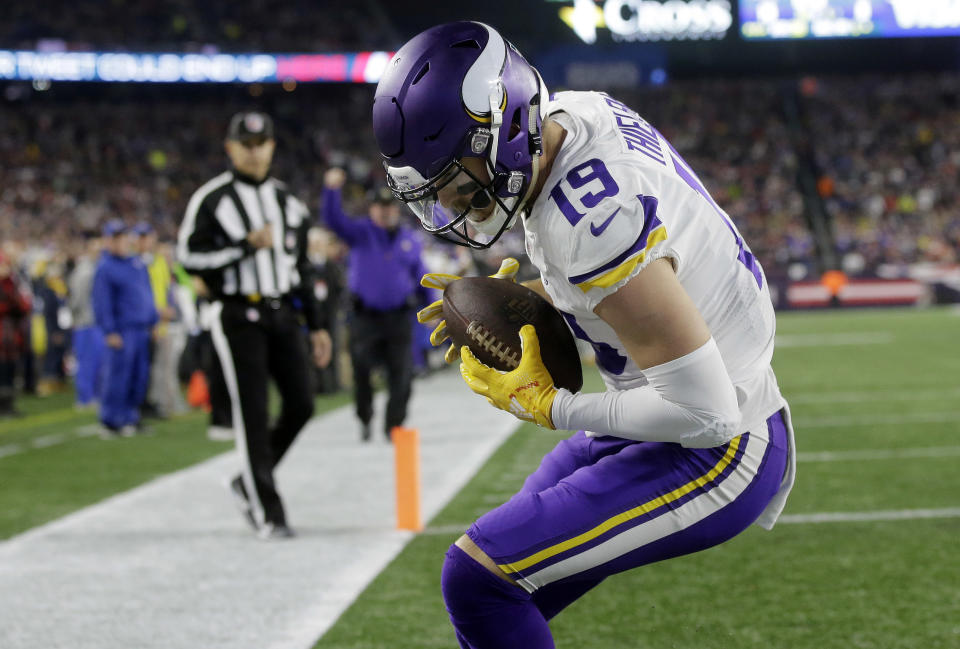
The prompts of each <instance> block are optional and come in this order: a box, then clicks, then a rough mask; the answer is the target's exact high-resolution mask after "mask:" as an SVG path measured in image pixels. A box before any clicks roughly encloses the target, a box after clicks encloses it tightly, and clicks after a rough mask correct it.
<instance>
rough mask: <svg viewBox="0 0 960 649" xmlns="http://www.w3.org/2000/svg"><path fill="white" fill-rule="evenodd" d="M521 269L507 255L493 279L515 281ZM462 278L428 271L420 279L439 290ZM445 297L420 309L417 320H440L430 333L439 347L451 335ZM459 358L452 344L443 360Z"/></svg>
mask: <svg viewBox="0 0 960 649" xmlns="http://www.w3.org/2000/svg"><path fill="white" fill-rule="evenodd" d="M519 269H520V263H519V262H518V261H517V260H516V259H514V258H513V257H507V258H505V259H504V260H503V261H501V262H500V268H499V269H498V270H497V272H495V273H494V274H493V275H490V277H492V278H493V279H505V280H507V281H508V282H515V281H517V280H516V277H517V271H518V270H519ZM458 279H460V276H459V275H448V274H446V273H427V274H426V275H424V276H423V277H422V278H421V279H420V286H423V287H425V288H435V289H437V290H438V291H442V290H444V289H445V288H447V286H449V285H450V283H451V282H455V281H457V280H458ZM442 318H443V298H440V299H439V300H437V301H436V302H434V303H432V304H430V305H429V306H427V307H425V308H423V309H420V311H418V312H417V321H418V322H420V324H427V323H428V322H433V321H435V320H439V323H438V324H437V326H436V328H435V329H434V330H433V333H431V334H430V344H431V345H433V346H434V347H439V346H440V345H442V344H443V343H444V342H446V341H447V340H449V339H450V335H449V334H448V333H447V321H446V320H443V319H442ZM456 358H457V347H456V345H453V344H451V345H450V347H448V348H447V352H446V353H445V354H444V355H443V360H445V361H446V362H447V363H448V364H450V363H453V361H455V360H456Z"/></svg>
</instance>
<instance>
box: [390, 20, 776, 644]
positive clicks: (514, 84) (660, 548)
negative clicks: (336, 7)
mask: <svg viewBox="0 0 960 649" xmlns="http://www.w3.org/2000/svg"><path fill="white" fill-rule="evenodd" d="M373 127H374V132H375V135H376V138H377V142H378V144H379V147H380V151H381V153H382V155H383V159H384V162H385V166H386V170H387V175H388V179H389V183H390V186H391V188H392V189H393V191H394V193H395V195H396V196H397V198H399V199H400V200H402V201H404V202H405V203H406V204H407V205H408V206H409V207H410V208H411V209H412V210H413V212H414V213H415V214H416V215H417V216H418V217H419V219H420V221H421V223H422V225H423V227H424V228H425V229H426V230H427V231H429V232H432V233H434V234H436V235H438V236H441V237H444V238H448V239H451V240H454V241H456V242H458V243H461V244H464V245H468V246H472V247H475V248H484V247H487V246H489V245H490V244H491V243H492V242H494V241H495V240H496V239H497V237H499V236H500V235H501V234H502V233H503V232H504V231H506V230H507V229H508V228H510V227H511V226H512V225H513V223H514V222H515V221H516V220H517V219H521V220H522V222H523V226H524V229H525V236H526V250H527V254H528V255H529V257H530V259H531V261H532V262H533V264H534V265H535V266H536V267H537V268H538V269H539V271H540V280H538V281H536V282H533V283H532V284H533V285H532V288H534V289H535V290H537V291H538V292H540V293H541V294H542V295H545V296H546V297H547V298H548V299H549V300H551V302H552V303H553V304H554V306H556V308H557V309H559V310H560V312H561V313H562V314H563V316H564V317H565V318H566V320H567V323H568V324H569V325H570V328H571V329H572V330H573V332H574V334H575V335H576V336H577V337H579V338H581V339H583V340H585V341H587V342H589V343H590V344H591V345H592V346H593V348H594V350H595V351H596V360H597V366H598V368H599V370H600V372H601V374H602V376H603V379H604V381H605V383H606V387H607V391H606V392H603V393H597V394H585V393H577V394H572V393H570V392H568V391H567V390H564V389H557V388H556V387H555V386H554V385H553V380H552V379H551V377H550V374H549V372H548V371H547V370H546V369H545V367H544V366H543V363H542V362H541V360H540V354H539V342H538V340H537V335H536V331H534V330H533V328H532V327H530V326H529V325H528V326H526V327H524V328H523V329H522V330H521V338H522V342H523V354H522V358H521V362H520V365H519V367H518V368H517V369H515V370H513V371H510V372H499V371H496V370H494V369H492V368H489V367H486V366H484V365H482V364H481V363H479V362H478V361H477V360H476V358H475V357H474V356H473V354H471V353H470V351H469V349H468V348H466V347H464V348H462V349H460V350H454V353H453V354H452V355H451V356H453V357H456V358H459V359H460V360H461V373H462V375H463V378H464V379H465V380H466V382H467V384H468V385H469V386H470V388H471V389H473V390H474V391H475V392H477V393H479V394H481V395H483V396H485V397H486V398H487V399H488V400H489V401H490V402H491V403H492V404H493V405H495V406H497V407H499V408H502V409H504V410H507V411H509V412H512V413H514V414H515V415H517V416H518V417H520V418H521V419H525V420H528V421H534V422H536V423H537V424H539V425H541V426H545V427H547V428H553V429H562V430H572V431H579V432H577V433H575V434H574V435H573V436H571V437H570V438H568V439H566V440H565V441H563V442H561V443H560V444H559V445H558V446H557V447H556V448H555V449H554V450H553V451H551V452H550V453H549V454H548V455H547V456H546V457H544V458H543V460H542V463H541V464H540V467H539V468H538V469H537V470H536V471H535V472H534V473H533V474H532V475H530V476H529V477H528V478H527V480H526V482H525V484H524V486H523V488H522V489H521V490H520V492H519V493H517V494H515V495H514V496H513V497H512V498H511V499H510V500H509V501H508V502H507V503H506V504H504V505H502V506H500V507H497V508H496V509H494V510H493V511H491V512H489V513H487V514H485V515H484V516H482V517H481V518H480V519H479V520H477V521H476V522H475V523H474V524H473V525H472V526H471V527H470V529H469V530H467V532H466V534H465V535H463V536H462V537H461V538H460V539H458V540H457V541H456V543H455V544H454V545H452V546H451V547H450V549H449V551H448V553H447V555H446V561H445V563H444V566H443V573H442V579H441V583H442V590H443V596H444V600H445V602H446V606H447V610H448V612H449V614H450V619H451V621H452V623H453V625H454V627H455V630H456V634H457V638H458V640H459V642H460V645H461V647H465V648H472V649H487V648H490V649H494V648H495V649H509V648H513V647H517V648H520V647H522V648H523V649H541V648H544V647H553V646H554V644H553V639H552V637H551V634H550V630H549V628H548V626H547V621H548V620H549V619H550V618H551V617H553V616H554V615H556V614H557V613H559V612H560V611H561V610H563V609H564V608H565V607H566V606H568V605H569V604H570V603H571V602H573V601H574V600H576V599H577V598H579V597H580V596H582V595H583V594H584V593H586V592H587V591H588V590H590V589H591V588H593V587H594V586H596V585H597V584H599V583H600V582H601V581H602V580H603V579H605V578H606V577H608V576H610V575H613V574H615V573H618V572H622V571H624V570H629V569H631V568H636V567H638V566H642V565H644V564H648V563H651V562H654V561H660V560H662V559H668V558H671V557H676V556H680V555H683V554H687V553H691V552H696V551H698V550H703V549H705V548H708V547H711V546H714V545H717V544H719V543H722V542H723V541H726V540H727V539H729V538H731V537H733V536H734V535H736V534H739V533H740V532H741V531H743V530H744V529H746V528H747V527H748V526H749V525H750V524H752V523H755V522H756V523H758V524H760V525H762V526H763V527H766V528H770V527H772V526H773V524H774V522H775V521H776V519H777V517H778V516H779V514H780V512H781V510H782V509H783V507H784V504H785V501H786V498H787V495H788V493H789V491H790V488H791V486H792V484H793V478H794V472H795V469H794V467H795V462H794V443H793V433H792V429H791V426H790V419H789V412H788V410H787V404H786V402H785V401H784V399H783V397H782V396H781V395H780V391H779V389H778V387H777V381H776V377H775V376H774V373H773V370H772V369H771V367H770V361H771V357H772V355H773V341H774V328H775V324H774V312H773V307H772V304H771V300H770V295H769V291H768V286H767V282H766V279H765V277H764V274H763V270H762V269H761V267H760V264H758V263H757V260H756V259H755V258H754V256H753V254H751V252H750V248H749V246H748V245H747V243H746V242H745V241H744V240H743V238H742V237H741V236H740V233H739V232H738V231H737V228H736V227H735V226H734V224H733V222H732V221H731V219H730V217H729V216H728V215H727V214H726V213H725V212H724V211H723V209H722V208H721V207H720V206H719V205H717V203H716V202H715V201H714V200H713V198H711V196H710V194H709V193H708V192H707V190H706V189H705V188H704V186H703V184H702V183H701V182H700V180H699V179H698V178H697V175H696V173H695V172H694V171H693V170H692V169H691V168H690V167H689V165H687V163H686V162H685V161H684V160H683V158H682V157H681V156H680V154H678V153H677V151H676V150H675V149H674V148H673V147H672V146H671V145H670V143H669V142H667V140H666V139H665V138H664V137H663V136H662V135H661V134H660V133H659V132H658V131H657V130H656V128H654V127H653V126H652V125H651V124H649V123H648V122H646V121H645V120H644V119H643V118H642V117H640V116H639V115H638V114H637V113H636V112H634V111H633V110H631V109H630V108H629V107H627V106H625V105H624V104H622V103H620V102H619V101H617V100H616V99H614V98H613V97H610V96H608V95H606V94H603V93H598V92H562V93H558V94H556V95H555V96H553V97H550V96H548V94H547V89H546V88H545V86H544V84H543V81H542V80H541V78H540V75H539V74H538V72H537V71H536V70H535V69H534V68H533V67H531V66H530V64H529V63H527V61H526V60H525V59H524V58H523V56H522V55H521V54H520V53H519V52H518V51H517V50H516V49H515V48H514V47H513V46H512V45H511V44H510V43H509V42H507V41H506V40H504V38H503V37H502V36H501V35H500V34H499V33H498V32H497V31H496V30H494V29H493V28H491V27H489V26H487V25H484V24H481V23H477V22H456V23H449V24H444V25H440V26H437V27H434V28H431V29H428V30H427V31H425V32H423V33H421V34H419V35H418V36H416V37H414V38H413V39H412V40H410V41H409V42H408V43H407V44H406V45H404V46H403V47H402V48H401V49H400V50H399V51H398V52H397V53H396V55H395V56H394V57H393V59H392V60H391V62H390V64H389V65H388V66H387V69H386V71H385V73H384V76H383V77H382V79H381V80H380V83H379V85H378V87H377V91H376V96H375V100H374V106H373ZM514 266H515V264H511V263H507V264H506V265H505V267H503V268H501V271H500V272H499V273H498V276H499V277H500V278H501V279H503V280H504V281H510V280H512V279H513V275H514V273H515V267H514ZM450 280H451V278H450V277H444V276H426V277H425V278H424V283H425V284H427V285H432V286H437V287H442V286H443V285H445V284H446V283H448V282H449V281H450ZM438 316H439V307H438V305H433V306H432V307H428V309H426V310H425V311H424V312H423V313H422V314H421V319H422V320H429V319H431V318H434V319H436V318H437V317H438ZM445 337H446V333H445V325H444V323H442V322H441V323H440V325H439V326H438V327H437V330H436V331H435V332H434V335H433V337H432V341H433V342H434V344H440V343H442V342H443V341H444V339H445Z"/></svg>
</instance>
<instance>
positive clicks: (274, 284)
mask: <svg viewBox="0 0 960 649" xmlns="http://www.w3.org/2000/svg"><path fill="white" fill-rule="evenodd" d="M264 226H270V227H271V228H272V229H273V246H272V247H271V248H260V249H257V248H254V247H253V246H252V245H250V243H249V242H248V241H247V235H248V234H249V233H250V232H253V231H254V230H259V229H261V228H263V227H264ZM309 228H310V212H309V210H308V209H307V206H306V205H305V204H304V203H303V202H302V201H300V200H299V199H298V198H297V197H295V196H294V195H293V194H291V193H290V192H289V191H288V190H287V188H286V186H285V185H284V184H283V183H282V182H280V181H278V180H277V179H275V178H272V177H267V178H266V179H265V180H263V181H262V182H259V183H257V182H254V181H252V180H250V179H248V178H245V177H242V176H240V175H239V174H237V173H236V172H234V171H226V172H224V173H222V174H220V175H219V176H217V177H216V178H213V179H212V180H210V181H209V182H207V183H206V184H204V185H203V186H202V187H200V189H198V190H197V191H196V192H195V193H194V194H193V196H192V197H191V198H190V202H189V203H188V204H187V210H186V213H185V214H184V217H183V222H182V223H181V224H180V232H179V233H178V235H177V259H178V261H179V262H180V263H181V264H182V265H183V267H184V269H186V270H187V272H189V273H193V274H196V275H199V276H200V277H201V278H202V279H203V280H204V283H205V284H206V285H207V287H208V288H209V289H210V293H211V297H212V299H223V298H225V297H234V296H237V297H239V296H243V297H247V298H252V299H254V300H257V299H261V298H285V297H299V298H300V302H301V304H302V307H303V310H304V315H305V316H306V318H307V323H308V325H309V326H310V328H311V329H318V328H321V327H322V326H323V324H324V318H323V314H322V313H321V310H320V307H319V304H318V303H317V300H316V297H315V295H314V292H313V279H312V266H311V264H310V261H309V259H308V258H307V230H308V229H309Z"/></svg>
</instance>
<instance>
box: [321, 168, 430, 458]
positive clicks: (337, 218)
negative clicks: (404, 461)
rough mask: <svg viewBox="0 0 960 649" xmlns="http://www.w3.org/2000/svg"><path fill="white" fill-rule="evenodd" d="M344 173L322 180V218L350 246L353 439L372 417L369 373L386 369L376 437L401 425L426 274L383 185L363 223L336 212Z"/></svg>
mask: <svg viewBox="0 0 960 649" xmlns="http://www.w3.org/2000/svg"><path fill="white" fill-rule="evenodd" d="M345 181H346V173H345V172H344V171H343V170H342V169H339V168H333V169H329V170H328V171H327V172H326V174H324V177H323V185H324V192H323V206H322V211H323V218H324V221H325V223H326V225H327V227H329V228H330V229H331V230H333V232H334V233H335V234H336V235H337V236H338V237H340V238H341V239H342V240H343V241H344V242H345V243H346V244H347V245H348V246H349V247H350V258H349V277H348V286H349V290H350V295H351V306H352V313H351V316H350V360H351V362H352V364H353V389H354V401H355V406H356V412H357V418H358V419H359V420H360V438H361V440H363V441H369V440H370V420H371V419H372V418H373V388H372V386H371V382H370V380H371V373H372V371H373V369H374V368H375V367H378V366H381V365H384V366H386V369H387V383H388V387H389V393H390V396H389V399H388V401H387V412H386V417H385V421H384V424H385V425H384V434H385V435H386V437H387V439H390V430H391V429H392V428H393V427H394V426H400V425H402V424H403V422H404V420H405V419H406V416H407V402H408V401H409V400H410V393H411V383H412V381H413V356H412V350H411V344H412V336H413V324H414V319H413V313H414V309H415V307H417V306H418V305H426V303H427V298H428V295H427V294H426V290H425V289H424V288H423V287H421V286H420V278H421V277H422V276H423V275H424V274H425V273H426V268H425V267H424V265H423V261H422V260H421V244H420V239H419V236H418V235H417V234H415V233H414V231H413V230H412V229H411V228H409V227H408V226H405V225H401V223H400V205H399V203H398V202H397V201H396V200H395V199H394V198H393V194H392V193H391V192H390V190H389V189H387V188H386V187H383V188H382V189H380V190H378V191H377V192H376V193H375V194H373V195H372V196H371V200H370V207H369V218H365V219H352V218H350V217H348V216H347V215H346V214H344V212H343V208H342V206H341V196H340V190H341V188H342V187H343V185H344V182H345Z"/></svg>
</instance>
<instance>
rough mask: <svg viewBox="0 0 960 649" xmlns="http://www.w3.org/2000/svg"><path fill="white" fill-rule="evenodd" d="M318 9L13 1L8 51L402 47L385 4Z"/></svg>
mask: <svg viewBox="0 0 960 649" xmlns="http://www.w3.org/2000/svg"><path fill="white" fill-rule="evenodd" d="M315 8H316V5H315V3H313V2H310V1H309V0H260V1H259V2H242V3H237V2H233V3H218V2H210V3H195V2H186V1H184V0H172V1H171V0H110V1H109V2H70V1H69V0H50V1H47V2H43V3H42V4H38V3H35V2H28V1H25V0H9V1H7V2H4V20H3V21H2V22H0V43H2V44H3V46H4V47H6V48H9V49H27V50H30V49H33V48H34V46H35V45H36V43H37V42H38V41H41V42H45V43H46V44H47V45H51V44H53V43H52V42H53V41H56V42H59V43H62V44H63V46H64V47H66V48H68V49H71V50H98V51H112V50H118V51H122V50H127V49H128V48H129V46H130V42H131V35H135V36H134V38H135V42H137V43H139V44H140V45H141V47H142V49H143V50H144V51H175V52H183V51H187V52H201V51H202V52H209V51H211V50H213V49H215V50H217V51H223V52H331V51H345V50H363V49H382V44H383V43H384V42H388V41H390V40H396V39H395V38H391V36H392V34H391V32H392V28H391V27H390V26H389V22H388V21H387V19H386V16H385V15H384V14H383V12H382V11H381V10H380V6H379V4H378V3H377V2H370V1H368V0H360V1H357V0H325V2H324V3H323V8H324V11H315V10H314V9H315ZM214 43H215V44H216V46H215V47H214V46H213V45H212V44H214ZM57 46H59V45H57Z"/></svg>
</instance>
